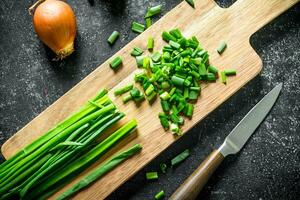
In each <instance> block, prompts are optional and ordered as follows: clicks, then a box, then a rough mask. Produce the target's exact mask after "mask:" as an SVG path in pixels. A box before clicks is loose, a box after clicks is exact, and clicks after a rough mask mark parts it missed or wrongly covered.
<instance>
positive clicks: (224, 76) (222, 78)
mask: <svg viewBox="0 0 300 200" xmlns="http://www.w3.org/2000/svg"><path fill="white" fill-rule="evenodd" d="M221 81H222V83H224V84H226V82H227V80H226V74H225V72H224V71H222V72H221Z"/></svg>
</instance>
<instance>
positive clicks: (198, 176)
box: [169, 149, 224, 200]
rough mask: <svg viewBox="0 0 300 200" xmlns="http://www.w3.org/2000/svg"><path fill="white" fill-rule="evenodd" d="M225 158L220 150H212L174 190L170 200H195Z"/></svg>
mask: <svg viewBox="0 0 300 200" xmlns="http://www.w3.org/2000/svg"><path fill="white" fill-rule="evenodd" d="M223 160H224V156H223V155H222V154H221V153H220V152H219V151H218V150H216V149H215V150H214V151H213V152H211V153H210V154H209V155H208V156H207V157H206V158H205V160H204V161H203V162H202V163H201V165H200V166H199V167H198V168H197V169H196V170H195V171H194V172H193V173H192V174H191V175H190V176H189V178H188V179H186V180H185V181H184V183H183V184H182V185H181V186H180V187H179V188H178V189H177V190H176V191H175V192H174V194H173V195H172V196H171V197H170V199H169V200H193V199H196V197H197V196H198V194H199V193H200V191H201V190H202V188H203V187H204V185H205V184H206V183H207V181H208V180H209V178H210V177H211V175H212V174H213V172H214V171H215V170H216V169H217V167H218V166H219V165H220V164H221V162H222V161H223Z"/></svg>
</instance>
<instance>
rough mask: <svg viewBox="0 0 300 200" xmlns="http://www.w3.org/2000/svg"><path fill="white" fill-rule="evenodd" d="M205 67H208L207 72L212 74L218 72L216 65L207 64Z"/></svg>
mask: <svg viewBox="0 0 300 200" xmlns="http://www.w3.org/2000/svg"><path fill="white" fill-rule="evenodd" d="M207 69H208V71H209V72H211V73H213V74H217V73H218V69H217V68H216V67H214V66H212V65H209V66H208V68H207Z"/></svg>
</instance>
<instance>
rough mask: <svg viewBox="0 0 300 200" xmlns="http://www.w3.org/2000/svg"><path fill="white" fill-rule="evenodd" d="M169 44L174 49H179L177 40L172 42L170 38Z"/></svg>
mask: <svg viewBox="0 0 300 200" xmlns="http://www.w3.org/2000/svg"><path fill="white" fill-rule="evenodd" d="M169 45H170V46H171V47H173V48H174V49H179V48H180V44H179V43H177V42H174V41H172V40H170V41H169Z"/></svg>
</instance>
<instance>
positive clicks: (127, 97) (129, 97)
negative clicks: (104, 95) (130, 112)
mask: <svg viewBox="0 0 300 200" xmlns="http://www.w3.org/2000/svg"><path fill="white" fill-rule="evenodd" d="M122 100H123V103H127V102H128V101H130V100H132V96H131V95H130V94H128V95H126V96H124V97H123V98H122Z"/></svg>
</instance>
